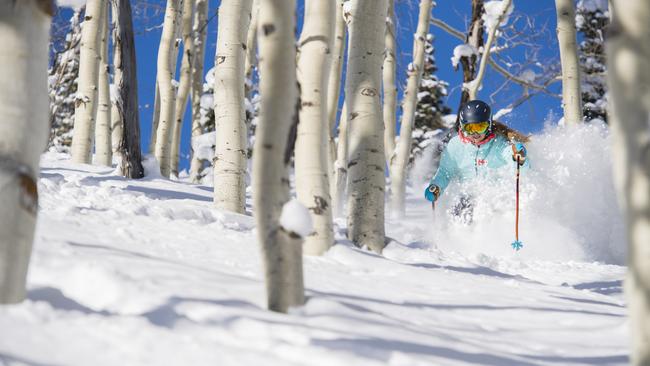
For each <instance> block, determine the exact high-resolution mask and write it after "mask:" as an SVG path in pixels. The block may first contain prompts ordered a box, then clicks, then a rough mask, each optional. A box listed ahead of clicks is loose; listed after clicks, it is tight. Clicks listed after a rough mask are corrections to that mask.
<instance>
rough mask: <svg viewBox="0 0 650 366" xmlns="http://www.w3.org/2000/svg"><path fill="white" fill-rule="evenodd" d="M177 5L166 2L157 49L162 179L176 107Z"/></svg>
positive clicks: (173, 1) (158, 144)
mask: <svg viewBox="0 0 650 366" xmlns="http://www.w3.org/2000/svg"><path fill="white" fill-rule="evenodd" d="M179 5H180V0H167V8H166V9H165V21H164V23H163V30H162V36H161V37H160V48H159V49H158V87H159V90H160V119H159V121H158V128H157V131H156V148H155V156H156V160H157V161H158V164H160V173H161V174H162V175H163V176H164V177H169V173H170V153H171V151H170V150H171V149H170V147H171V143H170V142H171V141H170V136H171V129H172V122H173V120H174V107H175V106H176V93H175V88H174V85H173V83H172V80H173V79H174V68H173V66H174V65H175V62H173V61H172V55H173V54H174V47H175V45H174V43H175V41H174V38H175V35H176V27H177V26H178V25H177V19H178V13H179V11H180V10H179Z"/></svg>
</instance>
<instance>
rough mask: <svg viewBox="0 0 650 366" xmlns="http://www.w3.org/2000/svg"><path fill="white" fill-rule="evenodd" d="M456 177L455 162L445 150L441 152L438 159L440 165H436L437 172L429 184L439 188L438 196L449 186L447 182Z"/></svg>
mask: <svg viewBox="0 0 650 366" xmlns="http://www.w3.org/2000/svg"><path fill="white" fill-rule="evenodd" d="M454 176H456V162H455V161H454V158H453V157H452V156H451V154H450V153H449V151H448V149H447V148H445V149H444V150H443V151H442V156H441V157H440V165H438V171H437V172H436V174H435V176H434V177H433V179H431V182H429V184H430V185H431V184H433V185H435V186H437V187H438V188H439V193H438V196H440V195H441V194H442V192H444V190H445V189H446V188H447V186H448V185H449V182H451V180H452V179H453V178H454Z"/></svg>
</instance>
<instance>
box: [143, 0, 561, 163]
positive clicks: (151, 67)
mask: <svg viewBox="0 0 650 366" xmlns="http://www.w3.org/2000/svg"><path fill="white" fill-rule="evenodd" d="M513 2H514V5H515V13H526V14H528V15H530V16H531V18H532V19H533V21H534V22H535V26H536V28H535V30H536V33H537V32H539V29H542V25H545V26H546V31H547V32H546V33H548V34H547V35H546V37H543V42H542V44H543V45H544V47H543V48H542V49H541V52H540V58H542V60H540V61H541V62H543V63H548V62H554V63H557V62H559V58H558V54H559V51H558V47H557V38H555V26H556V21H555V3H554V1H551V0H514V1H513ZM149 3H153V4H154V6H149V7H148V8H147V9H146V12H147V13H148V14H150V15H151V17H150V18H148V19H147V20H146V23H145V22H144V21H142V20H139V21H138V22H137V23H136V25H135V26H136V29H138V30H140V31H138V32H137V35H136V40H135V42H136V52H137V55H136V57H137V63H138V70H137V72H138V94H139V95H138V96H139V103H140V106H141V108H140V122H141V133H142V148H143V151H145V152H146V151H148V145H149V139H150V135H151V118H152V111H153V109H152V107H153V98H154V85H155V78H156V57H157V52H158V44H159V42H160V33H161V29H160V28H159V27H156V25H159V24H161V23H162V14H161V13H160V12H158V11H155V10H154V9H155V8H156V6H155V5H156V3H158V4H160V5H159V6H160V8H162V9H164V1H162V0H159V1H149ZM437 3H438V4H437V6H435V7H434V9H433V13H432V14H433V16H434V17H436V18H438V19H442V20H444V21H445V22H447V23H448V24H449V25H451V26H452V27H454V28H456V29H458V30H460V31H462V32H465V31H466V28H467V23H468V22H469V18H470V15H471V1H469V0H466V1H444V0H441V1H438V2H437ZM218 4H219V1H215V0H210V10H209V16H212V15H213V14H215V13H216V11H217V7H218ZM302 9H303V1H302V0H299V1H298V10H297V13H298V17H299V20H298V22H299V23H300V18H301V16H300V13H301V10H302ZM396 16H397V21H396V24H397V34H398V75H397V76H398V83H399V84H400V93H401V91H402V90H401V88H402V85H403V84H404V83H405V80H406V76H405V72H404V70H405V67H406V65H408V63H409V62H410V61H411V58H412V55H411V49H412V46H413V37H412V34H413V33H414V32H415V28H416V25H417V18H418V1H416V0H396ZM217 21H218V19H217V17H214V18H212V21H211V22H210V23H209V25H208V42H207V49H206V58H205V65H206V71H207V69H209V68H210V67H211V65H212V64H213V63H214V54H215V45H216V33H217ZM145 28H147V29H148V30H147V31H142V30H143V29H145ZM430 33H432V34H433V35H434V36H435V41H434V46H435V48H436V53H435V57H436V61H437V65H438V68H439V71H438V77H439V78H440V79H442V80H445V81H447V82H448V83H449V84H450V87H449V91H450V94H449V97H448V99H447V104H448V105H449V106H450V107H451V108H452V110H453V111H454V112H455V111H456V109H457V106H458V103H459V98H460V83H461V82H462V71H461V70H458V71H454V69H453V67H452V65H451V61H450V58H451V56H452V55H453V50H454V48H455V47H456V46H457V45H459V44H460V43H461V41H460V40H458V39H457V38H455V37H453V36H451V35H449V34H448V33H446V32H445V31H443V30H440V29H439V28H437V27H435V26H431V28H430ZM508 55H509V56H511V58H512V61H513V62H525V61H527V60H526V55H525V49H524V48H523V47H519V48H515V49H514V50H512V51H509V52H508ZM179 65H180V62H179ZM503 81H504V79H503V77H501V76H500V75H499V74H497V73H496V72H494V71H492V70H491V69H488V72H487V74H486V79H485V81H484V83H483V89H482V90H481V91H480V92H479V98H481V99H485V100H487V101H489V98H490V95H491V94H492V93H493V92H494V91H495V90H497V88H499V87H500V86H501V85H502V83H503ZM521 90H522V89H521V88H520V87H518V86H512V87H511V88H510V90H508V91H507V92H502V93H501V94H499V96H500V97H499V98H497V99H496V100H494V103H493V104H492V105H493V110H495V111H496V110H499V109H500V108H503V107H506V106H507V105H508V104H510V103H511V102H512V101H513V100H514V99H516V96H517V95H519V94H521ZM552 90H553V92H554V93H556V94H559V93H560V92H561V84H560V83H555V84H554V85H553V86H552ZM551 113H553V115H555V116H556V119H557V117H559V116H561V104H560V100H559V99H557V98H555V97H550V96H546V95H537V96H535V97H533V98H532V99H530V100H529V101H528V102H526V103H524V104H522V105H521V106H519V107H518V108H517V109H515V110H514V111H513V113H512V114H510V115H508V116H507V117H504V118H503V120H504V121H505V122H507V123H508V124H510V125H511V126H513V127H515V128H517V129H519V130H521V131H523V132H527V133H534V132H536V131H539V130H541V129H542V128H543V123H544V120H546V119H547V117H548V116H549V114H551ZM189 136H190V122H189V110H188V113H187V116H186V120H185V122H184V125H183V135H182V146H181V153H182V154H183V155H184V157H183V158H182V159H181V160H182V161H181V169H184V168H187V165H188V164H187V158H186V156H187V155H189V151H190V147H189V140H190V139H189Z"/></svg>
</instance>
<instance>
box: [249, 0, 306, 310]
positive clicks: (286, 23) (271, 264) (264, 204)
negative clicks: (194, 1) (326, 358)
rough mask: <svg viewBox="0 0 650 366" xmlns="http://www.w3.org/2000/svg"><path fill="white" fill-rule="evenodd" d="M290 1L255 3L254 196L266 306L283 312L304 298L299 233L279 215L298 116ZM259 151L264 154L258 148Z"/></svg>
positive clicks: (292, 4)
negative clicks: (290, 142) (288, 149)
mask: <svg viewBox="0 0 650 366" xmlns="http://www.w3.org/2000/svg"><path fill="white" fill-rule="evenodd" d="M294 11H295V0H265V1H262V2H260V14H259V17H260V18H259V28H258V34H259V39H258V42H259V52H260V62H259V68H260V96H261V101H260V103H261V104H260V111H261V113H260V123H259V125H258V127H257V133H256V138H255V151H257V152H258V153H256V154H254V156H253V201H254V206H255V210H254V211H253V214H254V215H255V220H256V222H257V235H258V240H259V242H260V245H261V249H262V258H263V260H264V265H265V278H266V290H267V299H268V307H269V309H270V310H273V311H279V312H286V311H287V310H288V309H289V307H291V306H300V305H302V304H303V303H304V301H305V297H304V285H303V274H302V237H300V236H299V235H297V234H296V233H293V232H287V230H286V229H284V228H283V227H282V226H281V225H280V223H279V217H280V213H281V210H282V207H283V205H284V204H285V203H286V202H287V201H288V199H289V179H288V164H289V162H290V159H289V158H288V156H289V155H288V154H287V153H286V147H287V139H288V135H289V129H290V128H291V125H292V123H293V122H294V119H295V118H297V115H296V114H297V100H298V90H297V86H296V48H295V39H294V30H295V19H294ZM259 152H264V153H259Z"/></svg>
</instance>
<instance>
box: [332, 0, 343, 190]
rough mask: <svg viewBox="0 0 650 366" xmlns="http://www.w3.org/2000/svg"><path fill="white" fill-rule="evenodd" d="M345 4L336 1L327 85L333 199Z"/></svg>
mask: <svg viewBox="0 0 650 366" xmlns="http://www.w3.org/2000/svg"><path fill="white" fill-rule="evenodd" d="M343 3H344V0H336V11H335V13H334V20H335V21H334V38H333V39H332V46H331V48H330V50H331V54H332V57H331V67H330V73H329V81H328V83H327V123H328V126H329V129H328V130H327V132H328V138H329V143H328V150H329V151H328V159H327V166H328V170H329V179H330V192H331V193H330V196H331V197H332V199H334V197H336V194H335V189H336V188H335V187H336V181H335V175H336V168H335V167H334V166H335V165H334V162H335V161H336V139H335V137H336V136H335V133H334V130H335V128H336V114H337V112H338V109H339V99H340V97H341V79H342V76H343V57H344V56H345V54H344V52H345V38H346V33H347V32H346V24H345V20H344V18H343Z"/></svg>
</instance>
